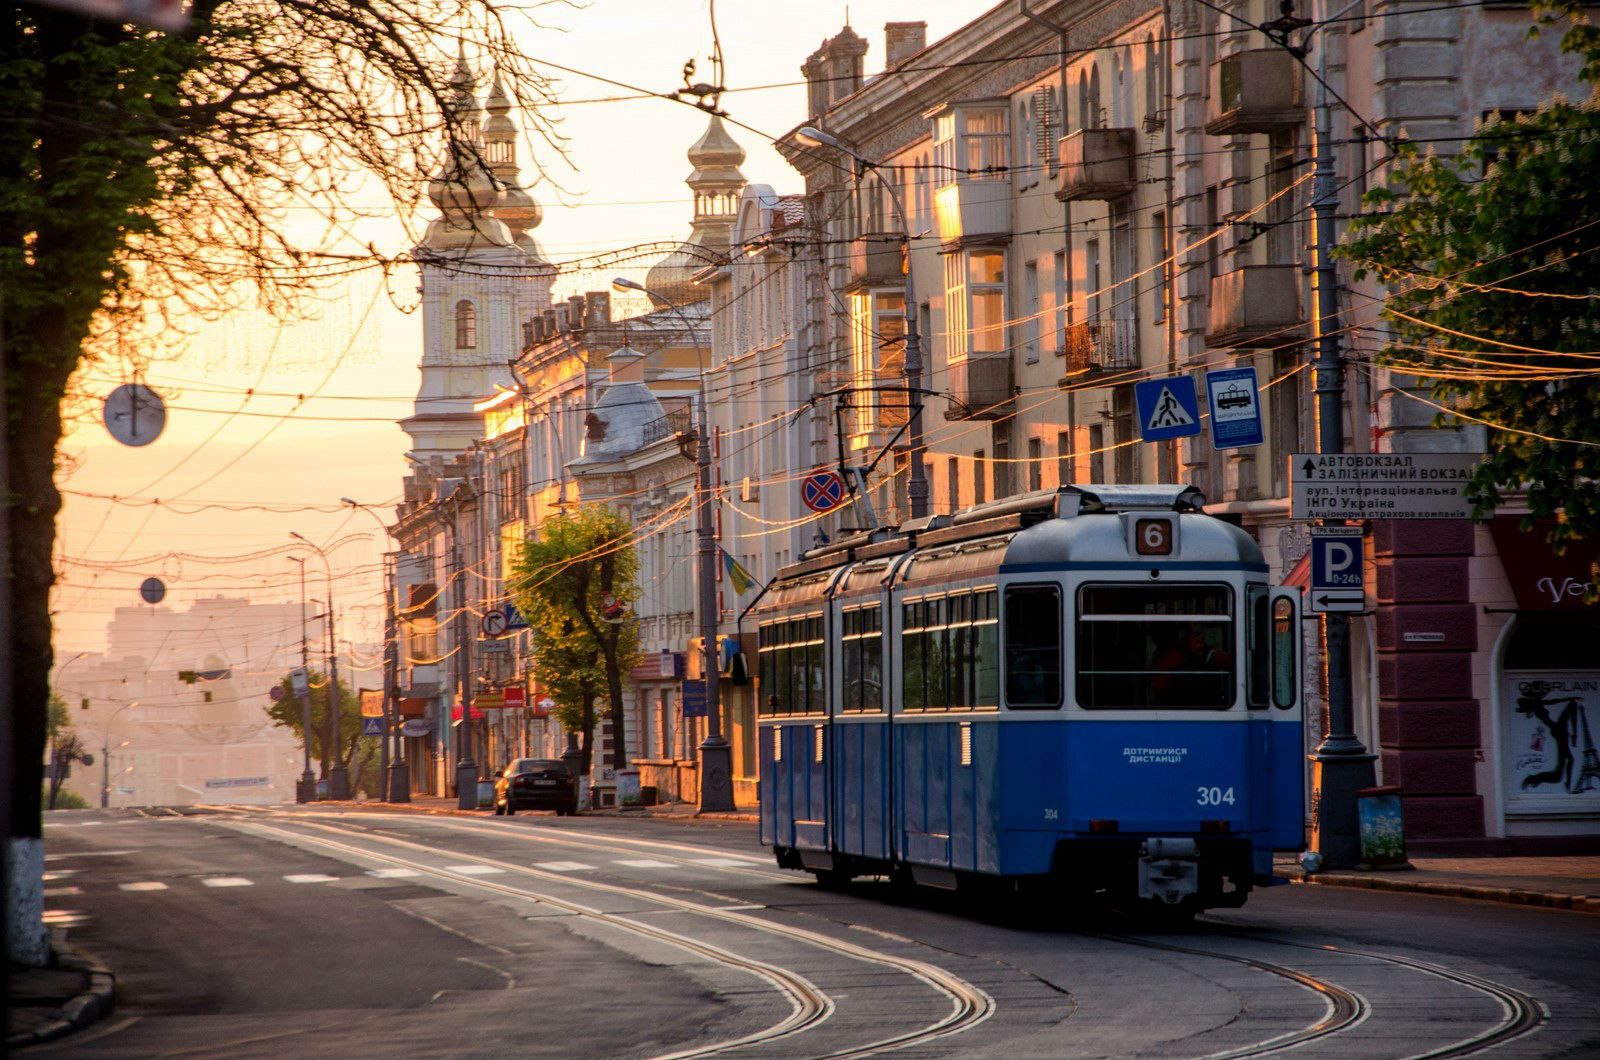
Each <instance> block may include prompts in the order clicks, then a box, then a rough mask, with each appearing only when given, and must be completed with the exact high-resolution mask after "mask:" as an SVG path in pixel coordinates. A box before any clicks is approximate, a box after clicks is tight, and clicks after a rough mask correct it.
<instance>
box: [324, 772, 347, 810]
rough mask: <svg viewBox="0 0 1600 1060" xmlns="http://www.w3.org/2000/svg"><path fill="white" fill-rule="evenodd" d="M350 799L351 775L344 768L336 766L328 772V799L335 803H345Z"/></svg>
mask: <svg viewBox="0 0 1600 1060" xmlns="http://www.w3.org/2000/svg"><path fill="white" fill-rule="evenodd" d="M349 797H350V774H349V773H348V772H347V771H346V770H345V768H344V766H334V767H333V768H332V769H330V770H328V798H330V799H332V800H333V801H334V802H344V801H345V800H346V799H348V798H349Z"/></svg>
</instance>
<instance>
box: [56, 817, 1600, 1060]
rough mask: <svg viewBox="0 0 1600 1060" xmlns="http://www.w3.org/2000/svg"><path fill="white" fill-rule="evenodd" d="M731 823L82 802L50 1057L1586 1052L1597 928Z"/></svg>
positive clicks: (62, 862) (1505, 911)
mask: <svg viewBox="0 0 1600 1060" xmlns="http://www.w3.org/2000/svg"><path fill="white" fill-rule="evenodd" d="M755 842H756V841H755V834H754V829H753V828H752V827H751V826H749V825H745V824H742V823H736V822H690V823H685V822H675V821H662V820H636V819H619V818H559V819H558V818H554V817H549V816H535V815H521V816H518V817H515V818H509V819H506V818H483V819H465V818H458V817H444V816H427V815H420V814H399V813H393V812H384V811H373V812H364V813H357V812H339V811H330V810H322V809H316V808H293V807H286V808H282V809H275V810H262V809H246V808H240V809H238V810H221V811H217V810H213V811H202V812H185V813H182V814H179V813H177V812H175V811H80V812H76V813H72V814H54V815H52V817H51V823H50V825H49V826H48V827H47V836H46V844H47V845H46V851H47V857H48V858H49V860H48V862H47V868H48V871H49V872H50V874H51V876H52V878H51V879H50V880H49V881H48V882H47V883H46V888H47V892H46V893H47V909H49V910H50V913H49V915H50V917H51V918H52V919H53V920H54V921H55V922H57V923H58V924H62V925H66V926H68V929H69V936H70V940H71V941H72V943H73V944H74V945H75V946H77V947H79V948H81V949H84V950H86V951H88V952H90V953H92V954H94V955H96V956H98V957H100V958H101V959H102V960H104V961H105V962H106V963H107V964H109V965H110V966H111V967H112V969H113V970H114V971H115V972H116V973H117V975H118V982H119V1006H118V1011H117V1013H116V1014H115V1015H114V1016H112V1017H111V1018H110V1019H109V1020H107V1021H105V1022H104V1023H102V1024H99V1025H97V1026H96V1027H94V1028H92V1029H90V1030H89V1031H87V1032H85V1033H83V1034H81V1035H79V1036H77V1037H75V1038H72V1039H69V1040H67V1041H65V1042H63V1043H60V1044H57V1045H53V1046H44V1047H40V1048H36V1049H34V1050H31V1051H30V1052H33V1053H38V1054H41V1055H52V1056H83V1057H138V1056H223V1055H226V1056H229V1057H253V1056H272V1057H278V1056H318V1057H321V1056H329V1057H332V1056H338V1057H365V1056H373V1057H385V1056H438V1057H457V1056H461V1057H466V1056H484V1057H489V1056H495V1057H506V1056H563V1057H566V1056H595V1057H613V1056H638V1057H664V1056H704V1055H718V1056H765V1057H815V1056H857V1055H869V1054H873V1053H886V1052H889V1051H893V1052H895V1054H896V1055H901V1056H1007V1057H1035V1056H1037V1057H1080V1056H1081V1057H1100V1056H1106V1057H1111V1056H1118V1057H1120V1056H1160V1057H1208V1058H1212V1060H1220V1058H1221V1057H1244V1056H1268V1055H1284V1056H1288V1055H1291V1054H1292V1055H1293V1056H1295V1057H1305V1058H1311V1057H1355V1056H1360V1057H1415V1056H1466V1055H1475V1054H1478V1053H1483V1052H1486V1051H1487V1050H1488V1049H1489V1048H1492V1049H1493V1055H1494V1056H1495V1057H1505V1058H1512V1057H1587V1056H1600V989H1597V988H1596V985H1595V984H1596V983H1600V918H1595V917H1591V916H1586V915H1583V914H1577V913H1568V912H1561V911H1555V910H1539V909H1529V908H1523V907H1515V906H1500V905H1491V904H1487V903H1475V902H1466V901H1460V900H1454V899H1444V898H1432V897H1425V896H1414V895H1400V894H1387V893H1382V892H1366V891H1344V890H1338V889H1334V888H1314V887H1277V888H1272V889H1270V890H1266V891H1258V892H1257V893H1256V894H1254V895H1253V896H1252V897H1251V899H1250V902H1249V904H1248V905H1247V906H1246V907H1245V908H1243V909H1241V910H1236V911H1228V912H1226V913H1219V914H1216V915H1208V916H1205V917H1203V918H1202V919H1201V920H1200V921H1199V922H1198V923H1197V924H1196V925H1195V926H1194V927H1193V928H1189V929H1185V930H1181V931H1174V932H1168V933H1150V931H1149V930H1148V928H1147V927H1145V926H1141V925H1138V924H1133V923H1127V922H1122V921H1119V920H1117V919H1115V918H1110V917H1108V916H1106V915H1104V914H1100V913H1090V914H1084V913H1082V912H1081V911H1077V910H1071V909H1056V908H1052V907H1050V906H1049V905H1048V904H1034V905H1030V906H1025V907H1024V906H1019V905H1017V904H1016V903H1014V902H1008V901H1004V900H1001V899H998V898H988V899H983V898H973V897H971V896H967V895H958V894H950V893H945V892H939V891H928V890H918V891H913V892H910V893H906V892H900V891H896V890H894V889H892V888H890V887H889V886H888V885H887V884H882V883H875V882H863V883H858V884H856V885H854V886H853V887H851V888H850V889H848V890H846V891H843V892H834V891H826V890H823V889H821V888H819V887H818V886H817V885H815V884H814V883H812V882H811V880H810V877H808V876H805V875H802V874H797V873H790V872H785V871H782V870H779V869H777V868H776V867H775V866H774V865H773V863H772V861H771V858H770V856H768V855H767V854H766V853H765V852H764V851H762V850H761V849H760V848H758V847H757V846H756V845H755Z"/></svg>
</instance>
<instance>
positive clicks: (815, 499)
mask: <svg viewBox="0 0 1600 1060" xmlns="http://www.w3.org/2000/svg"><path fill="white" fill-rule="evenodd" d="M800 500H801V501H803V502H804V503H805V506H806V507H807V508H810V509H811V510H812V511H814V512H817V513H819V514H820V513H822V512H831V511H833V510H834V509H835V508H837V507H839V505H841V504H843V503H844V479H842V478H840V477H839V474H838V472H836V471H827V470H823V471H813V472H812V473H811V474H809V475H807V476H806V477H805V479H804V480H802V481H801V483H800Z"/></svg>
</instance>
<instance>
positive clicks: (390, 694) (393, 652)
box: [339, 497, 411, 802]
mask: <svg viewBox="0 0 1600 1060" xmlns="http://www.w3.org/2000/svg"><path fill="white" fill-rule="evenodd" d="M339 501H340V503H342V504H348V505H349V506H350V507H352V508H356V509H359V510H360V511H363V512H366V513H367V514H368V515H370V516H372V518H374V519H376V520H377V522H378V528H379V529H380V530H382V531H383V534H384V537H385V538H386V539H389V540H391V541H392V540H393V539H394V535H393V534H392V533H390V532H389V524H388V523H385V522H384V521H383V517H382V516H381V515H379V514H378V513H377V512H375V511H373V510H372V506H371V505H367V504H362V503H360V502H358V501H354V500H351V499H350V498H349V497H340V498H339ZM387 558H388V563H387V566H386V567H385V569H384V591H383V725H384V735H383V737H382V739H381V741H380V742H379V748H380V754H381V759H382V760H381V761H380V763H379V769H380V770H381V771H382V772H381V776H382V777H383V780H382V782H381V783H382V787H383V795H382V801H384V802H410V801H411V771H410V769H408V768H407V766H406V761H405V754H404V748H403V746H402V745H401V743H400V710H399V703H400V618H399V615H397V614H396V613H395V594H396V593H397V592H398V591H399V583H400V570H399V564H400V552H399V542H398V541H396V542H395V551H394V552H392V553H390V554H389V557H387ZM391 740H392V741H393V742H394V754H393V756H392V757H391V755H390V752H389V747H390V741H391Z"/></svg>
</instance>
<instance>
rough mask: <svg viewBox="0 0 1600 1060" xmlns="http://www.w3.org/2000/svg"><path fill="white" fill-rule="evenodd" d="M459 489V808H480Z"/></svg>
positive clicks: (453, 523)
mask: <svg viewBox="0 0 1600 1060" xmlns="http://www.w3.org/2000/svg"><path fill="white" fill-rule="evenodd" d="M465 488H466V486H465V484H464V483H463V484H462V485H459V486H457V487H456V489H455V492H456V494H457V495H458V496H457V498H456V503H455V514H454V515H452V516H451V517H450V559H451V564H452V566H454V567H455V576H454V579H453V580H454V582H455V592H453V593H452V594H451V598H452V601H453V603H454V604H455V612H456V613H455V623H456V650H455V658H456V675H457V677H458V685H457V687H458V689H459V691H458V693H457V694H458V695H459V696H460V698H461V727H460V728H459V729H457V730H456V743H457V747H456V751H457V755H456V808H457V809H461V810H475V809H477V808H478V764H477V763H476V762H474V761H473V760H472V645H471V644H470V643H469V642H468V640H467V635H468V632H469V631H468V629H467V605H466V592H467V572H466V569H465V568H464V567H463V566H462V562H461V500H460V498H459V493H460V491H461V490H463V489H465Z"/></svg>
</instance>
